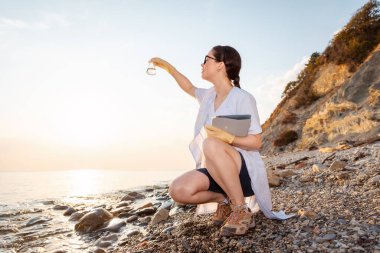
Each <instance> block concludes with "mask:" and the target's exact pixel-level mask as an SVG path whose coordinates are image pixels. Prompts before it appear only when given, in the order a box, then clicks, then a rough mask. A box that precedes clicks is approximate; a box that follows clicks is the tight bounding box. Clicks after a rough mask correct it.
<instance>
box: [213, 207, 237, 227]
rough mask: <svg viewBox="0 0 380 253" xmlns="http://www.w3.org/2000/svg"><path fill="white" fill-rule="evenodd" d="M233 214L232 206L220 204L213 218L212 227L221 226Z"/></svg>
mask: <svg viewBox="0 0 380 253" xmlns="http://www.w3.org/2000/svg"><path fill="white" fill-rule="evenodd" d="M231 212H232V209H231V206H230V205H229V204H226V203H224V202H222V203H218V208H217V209H216V211H215V213H214V215H213V216H212V218H211V223H210V224H211V225H216V226H220V225H222V224H223V222H224V221H225V220H226V219H227V218H228V216H230V214H231Z"/></svg>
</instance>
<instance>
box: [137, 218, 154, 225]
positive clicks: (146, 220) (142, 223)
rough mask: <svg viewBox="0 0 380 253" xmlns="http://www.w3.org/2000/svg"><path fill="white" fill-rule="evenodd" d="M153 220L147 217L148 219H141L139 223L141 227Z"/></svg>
mask: <svg viewBox="0 0 380 253" xmlns="http://www.w3.org/2000/svg"><path fill="white" fill-rule="evenodd" d="M151 220H152V218H151V217H150V216H146V217H143V218H140V219H139V223H140V225H147V224H148V223H149V222H150V221H151Z"/></svg>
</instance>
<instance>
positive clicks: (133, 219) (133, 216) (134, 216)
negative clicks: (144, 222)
mask: <svg viewBox="0 0 380 253" xmlns="http://www.w3.org/2000/svg"><path fill="white" fill-rule="evenodd" d="M138 217H139V216H137V215H132V216H131V217H129V218H128V219H127V222H132V221H135V220H137V219H138Z"/></svg>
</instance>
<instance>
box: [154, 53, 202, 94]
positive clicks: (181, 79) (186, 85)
mask: <svg viewBox="0 0 380 253" xmlns="http://www.w3.org/2000/svg"><path fill="white" fill-rule="evenodd" d="M149 62H151V63H153V65H154V66H157V67H160V68H162V69H165V70H166V71H167V72H168V73H169V74H170V75H172V76H173V77H174V79H175V80H176V81H177V83H178V85H179V87H181V89H182V90H184V91H185V92H186V93H187V94H189V95H190V96H193V97H195V89H196V87H195V86H194V85H193V84H192V83H191V82H190V80H189V79H187V77H186V76H184V75H183V74H182V73H181V72H179V71H178V70H177V69H176V68H174V66H173V65H171V64H170V63H169V62H167V61H165V60H163V59H161V58H158V57H154V58H152V59H150V61H149Z"/></svg>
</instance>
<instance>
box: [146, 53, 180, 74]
mask: <svg viewBox="0 0 380 253" xmlns="http://www.w3.org/2000/svg"><path fill="white" fill-rule="evenodd" d="M149 63H153V65H154V66H157V67H160V68H162V69H164V70H166V71H167V72H169V73H170V74H173V70H175V68H174V67H173V65H171V64H170V63H169V62H167V61H165V60H163V59H161V58H158V57H154V58H152V59H150V61H149Z"/></svg>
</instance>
